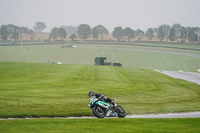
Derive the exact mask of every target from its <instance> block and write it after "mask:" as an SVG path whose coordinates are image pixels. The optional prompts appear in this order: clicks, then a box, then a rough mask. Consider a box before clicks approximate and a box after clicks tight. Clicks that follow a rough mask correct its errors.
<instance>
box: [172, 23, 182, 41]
mask: <svg viewBox="0 0 200 133" xmlns="http://www.w3.org/2000/svg"><path fill="white" fill-rule="evenodd" d="M172 27H173V28H174V31H175V38H176V41H177V42H178V41H179V38H180V36H181V28H182V26H181V25H180V24H174V25H173V26H172Z"/></svg>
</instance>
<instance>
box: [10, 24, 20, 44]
mask: <svg viewBox="0 0 200 133" xmlns="http://www.w3.org/2000/svg"><path fill="white" fill-rule="evenodd" d="M18 28H19V27H18V26H16V25H12V24H8V25H7V30H8V33H9V38H10V41H12V40H14V41H17V40H18V39H19V34H18V32H17V29H18Z"/></svg>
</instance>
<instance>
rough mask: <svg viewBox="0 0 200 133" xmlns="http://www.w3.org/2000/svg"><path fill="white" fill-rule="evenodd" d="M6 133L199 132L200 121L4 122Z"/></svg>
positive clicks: (56, 120) (68, 120) (100, 120)
mask: <svg viewBox="0 0 200 133" xmlns="http://www.w3.org/2000/svg"><path fill="white" fill-rule="evenodd" d="M0 131H1V132H2V133H23V132H24V133H27V132H28V133H55V132H56V133H66V132H67V133H102V132H103V133H132V132H134V133H169V132H170V133H198V132H199V131H200V118H193V119H190V118H187V119H37V120H3V121H0Z"/></svg>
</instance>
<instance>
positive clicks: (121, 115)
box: [117, 105, 126, 118]
mask: <svg viewBox="0 0 200 133" xmlns="http://www.w3.org/2000/svg"><path fill="white" fill-rule="evenodd" d="M117 114H118V117H119V118H124V117H125V116H126V111H125V110H124V109H123V108H122V107H121V106H119V105H118V106H117Z"/></svg>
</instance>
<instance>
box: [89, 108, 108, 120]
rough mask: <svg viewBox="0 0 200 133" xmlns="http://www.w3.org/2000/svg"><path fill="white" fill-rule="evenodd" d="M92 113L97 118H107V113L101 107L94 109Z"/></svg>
mask: <svg viewBox="0 0 200 133" xmlns="http://www.w3.org/2000/svg"><path fill="white" fill-rule="evenodd" d="M92 112H93V114H94V115H95V116H96V117H97V118H104V117H105V112H104V110H103V109H102V108H101V107H100V106H94V107H93V108H92Z"/></svg>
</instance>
